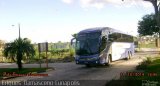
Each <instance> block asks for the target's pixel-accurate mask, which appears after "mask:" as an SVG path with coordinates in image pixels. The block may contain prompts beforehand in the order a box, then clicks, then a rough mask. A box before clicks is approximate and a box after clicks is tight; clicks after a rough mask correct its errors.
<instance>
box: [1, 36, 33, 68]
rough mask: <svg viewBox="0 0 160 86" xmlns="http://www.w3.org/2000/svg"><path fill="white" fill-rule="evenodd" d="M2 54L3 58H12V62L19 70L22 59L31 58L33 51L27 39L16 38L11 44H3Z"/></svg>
mask: <svg viewBox="0 0 160 86" xmlns="http://www.w3.org/2000/svg"><path fill="white" fill-rule="evenodd" d="M3 54H4V56H5V57H9V58H12V60H14V61H16V62H17V65H18V69H19V70H21V69H22V59H23V57H33V56H34V55H35V50H34V47H33V45H32V44H31V42H30V41H29V40H28V39H27V38H24V39H22V38H18V39H16V40H14V41H13V42H11V43H6V44H5V47H4V51H3ZM15 59H16V60H15Z"/></svg>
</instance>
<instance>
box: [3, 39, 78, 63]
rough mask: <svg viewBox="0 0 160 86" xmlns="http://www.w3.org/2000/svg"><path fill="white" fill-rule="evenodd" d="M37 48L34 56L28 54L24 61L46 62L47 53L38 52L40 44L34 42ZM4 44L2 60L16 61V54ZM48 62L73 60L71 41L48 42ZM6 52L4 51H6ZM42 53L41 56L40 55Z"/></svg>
mask: <svg viewBox="0 0 160 86" xmlns="http://www.w3.org/2000/svg"><path fill="white" fill-rule="evenodd" d="M9 44H10V43H6V44H5V45H9ZM32 45H33V48H34V50H35V54H34V55H33V56H26V54H25V55H24V56H23V58H22V63H39V62H41V63H45V62H46V53H45V52H42V53H40V54H39V52H38V44H32ZM5 48H7V47H5V46H4V48H3V50H0V62H1V63H13V62H16V61H17V60H16V57H15V56H16V55H12V52H11V50H10V51H7V50H6V49H5ZM48 50H49V51H48V53H47V56H48V62H50V63H55V62H71V61H74V53H75V51H74V47H72V46H71V45H70V43H69V42H63V43H62V42H60V41H59V42H57V43H49V44H48ZM3 51H4V52H5V53H4V52H3ZM7 52H8V56H7V58H6V55H3V53H4V54H7ZM39 55H40V56H39Z"/></svg>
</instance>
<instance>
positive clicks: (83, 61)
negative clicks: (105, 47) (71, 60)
mask: <svg viewBox="0 0 160 86" xmlns="http://www.w3.org/2000/svg"><path fill="white" fill-rule="evenodd" d="M76 64H100V62H99V59H92V58H86V59H78V60H76Z"/></svg>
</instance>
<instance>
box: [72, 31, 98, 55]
mask: <svg viewBox="0 0 160 86" xmlns="http://www.w3.org/2000/svg"><path fill="white" fill-rule="evenodd" d="M99 39H100V33H85V34H81V35H78V37H77V40H76V46H75V47H76V54H77V55H93V54H97V53H98V52H99Z"/></svg>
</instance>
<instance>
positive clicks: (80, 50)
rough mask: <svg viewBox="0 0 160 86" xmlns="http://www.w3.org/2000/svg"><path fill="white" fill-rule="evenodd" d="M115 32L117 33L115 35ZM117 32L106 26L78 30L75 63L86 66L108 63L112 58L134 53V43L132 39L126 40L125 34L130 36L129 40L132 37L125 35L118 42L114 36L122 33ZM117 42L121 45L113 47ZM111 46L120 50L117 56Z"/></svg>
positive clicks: (125, 56)
mask: <svg viewBox="0 0 160 86" xmlns="http://www.w3.org/2000/svg"><path fill="white" fill-rule="evenodd" d="M115 33H116V34H117V35H115ZM119 33H120V32H119V31H117V30H114V29H111V28H108V27H99V28H91V29H86V30H82V31H80V32H79V33H78V34H77V35H76V37H75V39H76V42H75V52H76V55H75V61H76V64H84V65H86V66H89V65H91V64H105V65H106V64H107V65H108V64H110V62H111V61H114V60H118V59H122V58H130V56H131V55H133V53H134V44H133V40H132V41H128V39H126V36H127V37H130V38H129V40H131V39H132V38H133V37H132V36H129V35H125V39H123V41H122V40H121V42H119V41H116V40H115V38H117V37H115V36H119V35H122V33H120V34H119ZM123 35H124V33H123ZM119 37H120V36H119ZM125 40H127V41H125ZM117 44H118V45H121V47H115V45H117ZM125 46H128V47H125ZM113 47H114V48H117V49H119V50H120V52H121V53H119V54H120V55H119V57H117V56H115V53H116V54H118V53H117V52H116V51H115V49H113ZM122 48H123V49H122ZM113 50H114V51H113ZM121 50H122V51H123V52H122V51H121ZM114 52H115V53H114ZM122 54H123V55H122Z"/></svg>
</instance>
